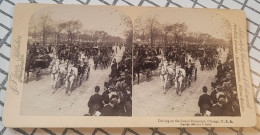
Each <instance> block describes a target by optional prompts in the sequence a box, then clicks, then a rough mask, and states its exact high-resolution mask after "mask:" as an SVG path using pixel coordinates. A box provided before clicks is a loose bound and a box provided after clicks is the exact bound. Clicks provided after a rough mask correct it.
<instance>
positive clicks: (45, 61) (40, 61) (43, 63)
mask: <svg viewBox="0 0 260 135" xmlns="http://www.w3.org/2000/svg"><path fill="white" fill-rule="evenodd" d="M34 55H35V54H28V55H27V57H26V65H25V73H26V83H27V82H28V79H29V75H30V72H32V73H34V74H35V77H36V80H39V79H40V78H41V73H42V72H43V71H44V70H46V69H48V67H49V65H50V63H51V60H52V59H51V57H50V56H49V55H48V54H42V55H36V56H34Z"/></svg>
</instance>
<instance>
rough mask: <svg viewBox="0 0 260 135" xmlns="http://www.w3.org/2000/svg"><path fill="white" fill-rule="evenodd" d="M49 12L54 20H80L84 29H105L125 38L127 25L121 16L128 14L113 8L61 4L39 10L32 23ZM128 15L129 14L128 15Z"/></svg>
mask: <svg viewBox="0 0 260 135" xmlns="http://www.w3.org/2000/svg"><path fill="white" fill-rule="evenodd" d="M43 14H49V15H50V16H51V17H52V19H53V21H54V22H56V23H57V22H64V21H69V20H80V21H81V22H82V24H83V29H87V30H94V31H95V30H104V31H106V32H107V33H109V34H110V35H112V36H119V37H121V38H124V29H125V28H126V25H125V24H124V23H123V22H122V21H121V18H120V17H121V16H122V15H123V16H126V15H124V14H123V13H122V12H119V11H117V10H115V9H112V8H106V7H102V8H97V7H82V6H80V7H78V6H70V7H66V6H61V7H57V6H55V7H47V8H43V9H40V10H39V11H37V12H36V13H35V14H34V15H33V16H32V18H31V22H30V23H31V24H36V23H38V20H40V19H39V18H40V16H41V15H43ZM126 17H127V16H126Z"/></svg>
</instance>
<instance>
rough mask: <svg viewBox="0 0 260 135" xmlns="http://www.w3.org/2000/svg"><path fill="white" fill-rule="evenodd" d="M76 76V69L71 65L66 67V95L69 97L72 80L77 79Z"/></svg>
mask: <svg viewBox="0 0 260 135" xmlns="http://www.w3.org/2000/svg"><path fill="white" fill-rule="evenodd" d="M77 76H78V69H77V68H76V67H73V66H72V65H69V67H68V73H67V76H66V79H65V80H66V84H65V85H66V89H67V90H66V94H68V95H70V93H71V91H72V85H73V82H74V80H75V79H76V78H77Z"/></svg>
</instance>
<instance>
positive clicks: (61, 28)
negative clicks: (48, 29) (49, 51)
mask: <svg viewBox="0 0 260 135" xmlns="http://www.w3.org/2000/svg"><path fill="white" fill-rule="evenodd" d="M56 29H57V41H56V42H57V45H58V44H59V43H60V40H61V39H60V38H61V34H62V33H61V32H62V31H63V30H65V29H66V23H59V24H58V25H57V28H56Z"/></svg>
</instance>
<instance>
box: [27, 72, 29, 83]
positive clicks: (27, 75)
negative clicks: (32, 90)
mask: <svg viewBox="0 0 260 135" xmlns="http://www.w3.org/2000/svg"><path fill="white" fill-rule="evenodd" d="M26 73H27V75H26V83H28V79H29V71H27V72H26Z"/></svg>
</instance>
